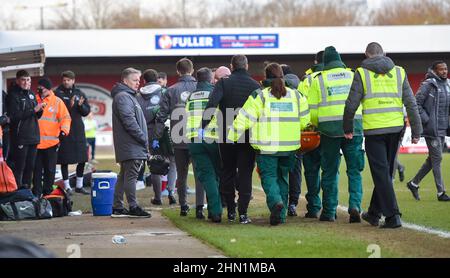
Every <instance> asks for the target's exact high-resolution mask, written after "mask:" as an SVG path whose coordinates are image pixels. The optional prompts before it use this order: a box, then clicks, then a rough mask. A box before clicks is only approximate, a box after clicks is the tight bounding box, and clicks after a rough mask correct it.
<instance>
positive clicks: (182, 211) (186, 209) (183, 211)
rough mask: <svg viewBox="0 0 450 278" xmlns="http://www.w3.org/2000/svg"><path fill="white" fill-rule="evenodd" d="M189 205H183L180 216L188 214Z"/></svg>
mask: <svg viewBox="0 0 450 278" xmlns="http://www.w3.org/2000/svg"><path fill="white" fill-rule="evenodd" d="M189 210H190V209H189V206H188V205H185V206H181V207H180V216H187V215H188V213H189Z"/></svg>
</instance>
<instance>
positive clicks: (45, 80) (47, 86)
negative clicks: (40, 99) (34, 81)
mask: <svg viewBox="0 0 450 278" xmlns="http://www.w3.org/2000/svg"><path fill="white" fill-rule="evenodd" d="M38 85H41V86H42V87H44V88H45V89H47V90H51V89H52V81H50V79H48V78H47V77H43V78H41V79H39V81H38Z"/></svg>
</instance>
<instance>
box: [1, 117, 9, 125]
mask: <svg viewBox="0 0 450 278" xmlns="http://www.w3.org/2000/svg"><path fill="white" fill-rule="evenodd" d="M7 124H9V118H8V117H7V116H6V115H3V116H1V117H0V126H5V125H7Z"/></svg>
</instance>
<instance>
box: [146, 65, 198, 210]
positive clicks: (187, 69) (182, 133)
mask: <svg viewBox="0 0 450 278" xmlns="http://www.w3.org/2000/svg"><path fill="white" fill-rule="evenodd" d="M176 68H177V74H178V75H179V77H180V78H179V79H178V82H177V83H176V84H174V85H173V86H171V87H169V88H168V89H167V91H166V93H165V94H164V95H163V97H162V99H161V103H160V110H159V112H158V113H157V114H156V124H155V134H154V136H153V137H152V138H155V139H153V141H152V149H154V150H156V149H158V148H159V143H160V142H159V140H158V139H159V138H162V136H163V132H164V127H165V126H164V123H165V122H166V120H167V119H169V118H170V134H171V138H172V141H173V148H174V152H175V163H176V167H177V182H176V186H177V192H178V199H179V203H180V208H181V211H180V216H187V214H188V212H189V206H188V203H187V199H186V195H187V184H186V183H187V175H188V170H189V163H190V161H191V156H190V154H189V150H188V145H187V142H188V139H187V138H186V107H185V106H186V101H187V99H188V97H189V95H190V94H191V93H192V92H193V91H195V89H196V87H197V81H196V80H195V78H194V77H193V76H192V73H193V72H194V65H193V64H192V62H191V60H189V59H187V58H183V59H180V60H179V61H178V62H177V63H176ZM204 196H205V191H204V190H203V187H202V186H201V184H200V182H199V181H198V180H197V179H196V180H195V203H196V217H197V218H198V219H203V218H205V216H204V215H203V205H204V201H205V200H204V199H205V197H204Z"/></svg>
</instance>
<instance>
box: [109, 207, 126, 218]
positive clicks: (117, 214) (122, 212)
mask: <svg viewBox="0 0 450 278" xmlns="http://www.w3.org/2000/svg"><path fill="white" fill-rule="evenodd" d="M129 214H130V212H129V211H128V210H127V209H126V208H122V209H115V208H113V211H112V214H111V217H112V218H124V217H128V216H129Z"/></svg>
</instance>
